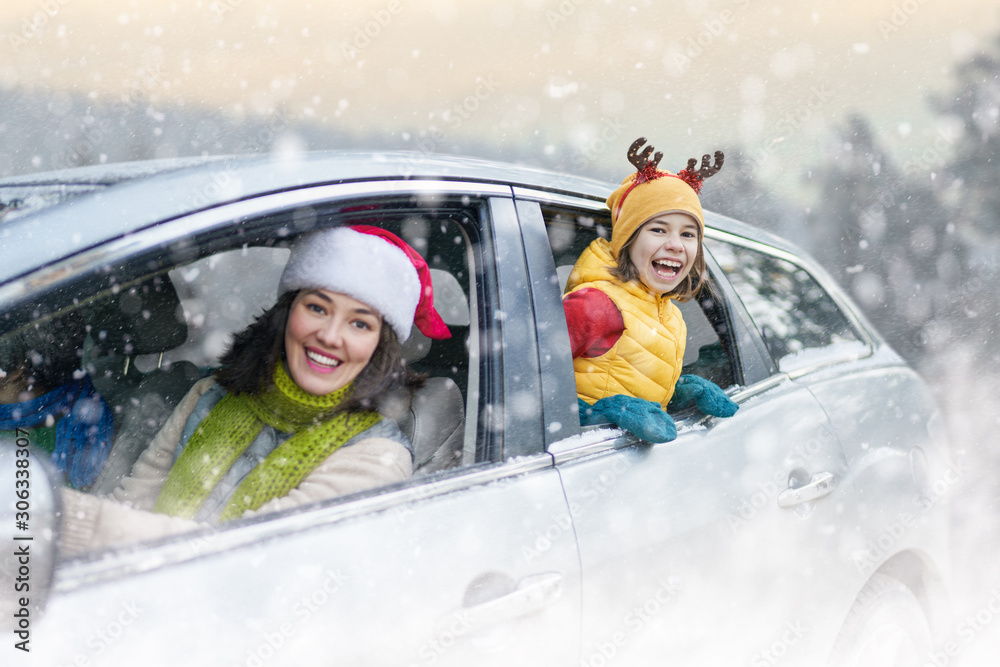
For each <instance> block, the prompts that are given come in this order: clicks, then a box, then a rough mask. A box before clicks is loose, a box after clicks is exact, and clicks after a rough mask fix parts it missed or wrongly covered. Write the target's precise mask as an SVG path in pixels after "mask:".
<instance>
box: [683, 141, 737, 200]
mask: <svg viewBox="0 0 1000 667" xmlns="http://www.w3.org/2000/svg"><path fill="white" fill-rule="evenodd" d="M725 161H726V156H725V155H723V153H722V151H715V166H711V158H710V156H708V155H702V156H701V168H700V169H699V170H698V171H695V170H694V165H695V164H696V162H697V161H696V160H695V159H694V158H691V159H690V160H688V163H687V167H686V168H685V169H681V170H680V171H679V172H677V178H679V179H681V180H682V181H684V182H685V183H687V184H688V185H690V186H691V188H692V189H693V190H694V191H695V192H696V193H697V194H701V185H702V183H704V182H705V179H706V178H708V177H710V176H714V175H716V174H717V173H719V170H720V169H722V163H723V162H725Z"/></svg>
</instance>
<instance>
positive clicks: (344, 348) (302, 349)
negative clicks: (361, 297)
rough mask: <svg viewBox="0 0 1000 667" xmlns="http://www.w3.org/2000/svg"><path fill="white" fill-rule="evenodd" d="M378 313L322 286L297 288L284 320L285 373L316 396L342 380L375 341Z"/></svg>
mask: <svg viewBox="0 0 1000 667" xmlns="http://www.w3.org/2000/svg"><path fill="white" fill-rule="evenodd" d="M381 331H382V316H381V315H379V314H378V313H377V312H375V311H374V310H373V309H372V308H370V307H369V306H368V305H366V304H364V303H362V302H360V301H358V300H357V299H352V298H351V297H349V296H346V295H344V294H340V293H338V292H330V291H328V290H325V289H305V290H302V291H300V292H299V293H298V294H297V295H296V296H295V300H294V301H292V307H291V309H290V310H289V312H288V322H287V323H286V325H285V359H286V360H287V362H288V373H289V375H291V377H292V380H294V381H295V384H297V385H298V386H299V387H300V388H301V389H302V390H303V391H305V392H307V393H309V394H313V395H316V396H323V395H325V394H330V393H333V392H335V391H337V390H338V389H342V388H343V387H345V386H347V385H348V384H349V383H350V382H351V381H352V380H354V378H356V377H357V376H358V374H359V373H360V372H361V371H362V370H363V369H364V367H365V366H367V365H368V362H369V361H370V360H371V358H372V354H374V352H375V348H376V347H378V342H379V335H380V334H381Z"/></svg>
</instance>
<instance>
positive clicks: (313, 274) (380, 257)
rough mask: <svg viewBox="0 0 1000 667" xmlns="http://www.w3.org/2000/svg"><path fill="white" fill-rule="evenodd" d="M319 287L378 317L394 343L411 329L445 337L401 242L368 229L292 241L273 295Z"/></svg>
mask: <svg viewBox="0 0 1000 667" xmlns="http://www.w3.org/2000/svg"><path fill="white" fill-rule="evenodd" d="M308 288H319V289H325V290H329V291H331V292H337V293H339V294H346V295H347V296H349V297H351V298H353V299H357V300H358V301H361V302H362V303H365V304H367V305H368V306H371V307H372V308H374V309H375V310H377V311H378V312H379V314H380V315H381V316H382V319H383V320H385V322H386V323H388V324H389V326H391V327H392V329H393V331H395V332H396V335H397V336H398V337H399V340H400V342H403V341H405V340H406V339H407V338H409V337H410V329H411V328H412V327H413V325H414V324H416V325H417V328H418V329H419V330H420V331H421V333H423V334H424V335H425V336H427V337H428V338H435V339H443V338H450V337H451V332H449V331H448V327H447V326H446V325H445V323H444V321H443V320H442V319H441V316H440V315H439V314H438V312H437V311H436V310H435V309H434V287H433V285H432V284H431V276H430V270H429V269H428V268H427V262H425V261H424V259H423V257H421V256H420V254H419V253H417V251H416V250H414V249H413V248H411V247H410V246H409V245H407V243H406V242H405V241H403V240H402V239H401V238H399V237H398V236H396V235H395V234H393V233H392V232H388V231H386V230H384V229H380V228H379V227H371V226H368V225H355V226H352V227H335V228H333V229H324V230H322V231H318V232H312V233H310V234H307V235H306V236H304V237H302V238H301V239H299V240H298V241H296V242H295V245H294V246H293V247H292V254H291V256H290V257H289V258H288V263H287V264H286V265H285V270H284V272H283V273H282V274H281V280H280V282H279V283H278V295H279V296H281V295H282V294H284V293H286V292H292V291H296V290H300V289H308Z"/></svg>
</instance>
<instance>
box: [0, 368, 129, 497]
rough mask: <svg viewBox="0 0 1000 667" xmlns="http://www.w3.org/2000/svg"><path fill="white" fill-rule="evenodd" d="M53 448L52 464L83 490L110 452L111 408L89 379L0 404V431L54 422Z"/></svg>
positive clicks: (112, 422)
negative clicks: (29, 397)
mask: <svg viewBox="0 0 1000 667" xmlns="http://www.w3.org/2000/svg"><path fill="white" fill-rule="evenodd" d="M61 415H64V416H63V418H62V419H60V420H59V423H57V424H56V448H55V449H54V450H53V451H52V457H51V460H52V463H53V464H55V466H56V467H57V468H59V469H60V470H61V471H63V472H64V473H65V474H66V477H67V478H68V480H69V483H70V484H71V485H72V486H73V487H75V488H78V489H86V488H87V487H89V486H90V485H91V484H93V483H94V481H95V480H97V476H98V475H99V474H100V472H101V468H103V467H104V462H105V461H106V460H107V458H108V454H109V453H110V452H111V439H112V437H113V435H114V428H115V426H114V418H113V416H112V412H111V408H109V407H108V404H107V403H105V402H104V399H103V398H102V397H101V395H100V394H98V393H97V390H96V389H95V388H94V384H93V383H92V382H91V381H90V378H89V377H87V376H84V377H83V379H82V380H77V381H76V382H71V383H69V384H64V385H63V386H61V387H59V388H58V389H53V390H52V391H50V392H48V393H47V394H42V395H41V396H38V397H37V398H33V399H31V400H30V401H24V402H23V403H9V404H7V405H0V431H13V430H14V429H15V428H32V427H34V426H38V425H40V424H41V425H46V421H47V420H48V419H49V418H50V417H51V418H52V419H57V418H58V417H59V416H61Z"/></svg>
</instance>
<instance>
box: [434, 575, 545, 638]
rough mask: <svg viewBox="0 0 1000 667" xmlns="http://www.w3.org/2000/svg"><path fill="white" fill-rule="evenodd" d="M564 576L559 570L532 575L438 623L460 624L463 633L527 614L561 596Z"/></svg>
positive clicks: (476, 630) (472, 631)
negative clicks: (502, 592) (508, 589)
mask: <svg viewBox="0 0 1000 667" xmlns="http://www.w3.org/2000/svg"><path fill="white" fill-rule="evenodd" d="M562 582H563V576H562V575H561V574H559V573H558V572H544V573H542V574H534V575H531V576H528V577H525V578H523V579H521V580H520V581H519V582H517V586H516V588H515V589H514V590H513V591H511V592H509V593H505V594H504V595H501V596H500V597H496V598H493V599H492V600H487V601H486V602H481V603H479V604H475V605H472V606H468V607H461V608H459V609H458V610H456V611H455V612H454V613H452V614H449V615H448V617H447V618H446V619H442V621H441V622H439V623H438V625H439V626H441V625H442V623H443V624H445V625H448V626H453V625H455V624H456V623H459V624H460V625H461V626H462V630H463V632H462V634H466V633H468V634H475V633H476V632H478V631H479V630H483V629H485V628H488V627H491V626H495V625H500V624H503V623H507V622H510V621H513V620H515V619H518V618H521V617H522V616H527V615H529V614H532V613H534V612H537V611H541V610H542V609H544V608H545V607H548V606H549V605H551V604H554V603H555V602H557V601H558V600H559V599H560V598H561V597H562V592H563V583H562Z"/></svg>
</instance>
